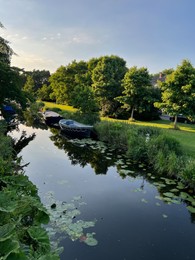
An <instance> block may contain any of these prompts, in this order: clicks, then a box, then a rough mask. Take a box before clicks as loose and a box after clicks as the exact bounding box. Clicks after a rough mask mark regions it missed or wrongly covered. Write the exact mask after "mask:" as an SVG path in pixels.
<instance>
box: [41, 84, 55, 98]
mask: <svg viewBox="0 0 195 260" xmlns="http://www.w3.org/2000/svg"><path fill="white" fill-rule="evenodd" d="M51 94H52V88H51V85H46V84H43V86H42V87H41V88H40V89H38V90H37V97H38V98H39V99H41V100H44V101H51V100H52V99H51Z"/></svg>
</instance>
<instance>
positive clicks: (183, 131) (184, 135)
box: [44, 102, 195, 158]
mask: <svg viewBox="0 0 195 260" xmlns="http://www.w3.org/2000/svg"><path fill="white" fill-rule="evenodd" d="M44 104H45V108H50V109H51V108H54V107H56V108H60V109H61V110H66V111H69V112H75V111H76V109H75V108H73V107H71V106H67V105H60V104H55V103H51V102H44ZM101 120H102V121H104V120H108V121H111V122H117V121H118V122H123V123H127V124H135V125H140V126H152V127H159V128H162V129H164V130H165V131H166V132H168V133H169V135H170V136H172V137H175V138H176V139H177V140H178V141H179V142H180V143H181V145H182V147H183V149H184V151H185V152H186V153H187V154H188V155H190V156H191V157H193V158H195V125H191V124H183V123H178V127H179V129H180V130H173V123H172V122H171V121H169V120H158V121H152V122H143V121H135V122H130V121H129V120H118V119H111V118H105V117H102V118H101Z"/></svg>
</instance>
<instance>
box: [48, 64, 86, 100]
mask: <svg viewBox="0 0 195 260" xmlns="http://www.w3.org/2000/svg"><path fill="white" fill-rule="evenodd" d="M49 81H50V84H51V87H52V90H53V94H52V95H51V96H52V98H53V97H55V99H56V101H57V102H58V103H67V104H69V105H72V100H73V99H74V91H75V88H76V86H78V85H80V84H83V83H84V82H85V83H86V85H88V84H89V83H88V67H87V63H86V62H84V61H80V62H77V61H73V62H72V63H70V64H68V65H67V66H66V67H65V66H61V67H60V68H58V69H57V71H56V72H55V73H53V74H52V75H51V77H50V79H49Z"/></svg>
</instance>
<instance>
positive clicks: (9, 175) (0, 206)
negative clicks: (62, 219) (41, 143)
mask: <svg viewBox="0 0 195 260" xmlns="http://www.w3.org/2000/svg"><path fill="white" fill-rule="evenodd" d="M6 132H7V126H6V124H5V122H4V121H3V120H1V121H0V172H1V175H0V219H1V221H0V259H7V260H9V259H10V260H11V259H23V260H28V259H39V260H44V259H47V260H49V259H52V260H59V259H60V258H59V256H58V255H59V254H58V252H57V249H56V251H55V250H53V249H52V248H51V245H50V240H49V236H48V233H47V232H46V230H45V229H44V227H43V224H48V223H49V219H50V217H49V213H48V211H47V209H46V208H45V207H44V206H43V204H42V202H41V201H40V198H39V196H38V190H37V187H36V186H35V185H34V184H33V183H32V182H31V181H30V180H29V178H28V176H26V175H25V174H24V173H25V171H24V167H25V166H26V165H23V166H21V157H18V156H17V149H14V148H15V146H17V143H15V140H13V139H12V138H11V137H10V136H8V135H6ZM29 138H30V139H31V140H32V137H31V136H30V137H29ZM21 141H23V139H21Z"/></svg>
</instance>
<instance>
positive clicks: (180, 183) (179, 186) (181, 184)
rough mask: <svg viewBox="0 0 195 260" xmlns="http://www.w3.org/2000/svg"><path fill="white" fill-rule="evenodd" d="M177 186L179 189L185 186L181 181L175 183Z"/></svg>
mask: <svg viewBox="0 0 195 260" xmlns="http://www.w3.org/2000/svg"><path fill="white" fill-rule="evenodd" d="M177 188H178V189H180V190H182V189H184V188H185V186H184V185H183V183H182V182H178V184H177Z"/></svg>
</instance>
